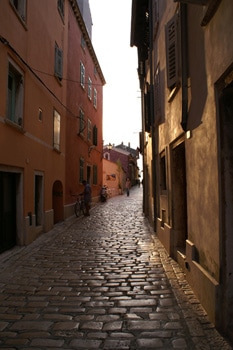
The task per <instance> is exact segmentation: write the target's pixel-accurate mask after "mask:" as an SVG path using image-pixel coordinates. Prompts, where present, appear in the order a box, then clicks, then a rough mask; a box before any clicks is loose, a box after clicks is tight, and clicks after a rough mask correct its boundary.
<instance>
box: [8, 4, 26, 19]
mask: <svg viewBox="0 0 233 350" xmlns="http://www.w3.org/2000/svg"><path fill="white" fill-rule="evenodd" d="M11 3H12V5H13V6H14V8H15V9H16V11H17V12H18V14H19V16H20V18H21V19H22V20H23V21H24V22H25V21H26V6H27V0H11Z"/></svg>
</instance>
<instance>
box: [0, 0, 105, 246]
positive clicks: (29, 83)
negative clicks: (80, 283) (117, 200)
mask: <svg viewBox="0 0 233 350" xmlns="http://www.w3.org/2000/svg"><path fill="white" fill-rule="evenodd" d="M0 23H1V25H0V91H1V96H0V146H1V147H0V193H1V195H0V252H3V251H5V250H7V249H10V248H11V247H13V246H14V245H25V244H29V243H30V242H32V241H33V240H34V239H36V237H38V236H39V235H40V234H41V233H43V232H47V231H49V230H50V229H51V228H52V227H53V225H54V224H55V223H57V222H59V221H62V220H64V219H65V218H66V217H68V215H71V214H73V212H72V213H71V210H69V209H67V206H68V207H69V205H70V204H72V203H71V199H70V192H71V191H72V192H73V190H76V189H77V186H79V185H80V180H81V179H82V176H83V177H86V178H88V176H89V180H90V181H93V176H94V175H93V173H94V170H93V169H94V167H95V166H96V173H95V174H96V179H97V180H96V181H97V182H98V181H99V183H101V180H102V173H101V168H102V162H101V155H102V153H101V151H100V148H99V147H101V146H99V145H101V142H102V141H100V140H101V139H102V86H103V84H104V78H103V74H102V72H101V69H100V66H99V64H98V61H97V58H96V56H95V53H94V49H93V47H92V44H91V39H90V37H89V35H88V31H87V29H86V26H85V23H84V20H83V18H82V13H81V11H80V10H79V7H78V5H77V2H76V1H69V0H53V1H41V2H37V1H27V0H18V1H14V0H3V1H1V2H0ZM69 24H70V26H69ZM75 36H76V41H75V40H74V37H75ZM82 45H86V47H85V49H84V48H83V47H82ZM72 46H74V47H73V48H72ZM72 49H73V50H74V51H72ZM73 52H75V54H76V55H77V56H74V55H73ZM81 62H82V63H83V64H84V66H85V69H86V76H85V75H83V74H81V73H80V70H81ZM82 73H83V72H82ZM81 75H82V78H83V80H82V83H83V86H82V89H83V90H82V91H83V95H84V93H85V95H86V96H89V100H88V98H87V97H86V96H85V98H84V97H83V96H82V97H83V99H82V97H81V98H80V99H78V98H77V95H78V94H80V91H81V89H79V88H80V76H81ZM89 78H90V79H89ZM91 81H92V84H93V85H91ZM88 84H89V85H88ZM74 86H78V88H76V87H74ZM90 86H91V88H90ZM94 88H95V89H96V94H95V92H94ZM77 89H79V91H78V92H77ZM68 94H69V95H68ZM71 94H73V96H74V98H75V102H74V103H75V104H73V102H72V101H71ZM88 94H89V95H88ZM81 110H82V111H84V112H85V115H84V117H83V116H82V114H81V112H80V111H81ZM70 120H72V123H73V121H74V120H75V125H72V123H71V124H70ZM80 120H81V122H80ZM89 121H90V122H89ZM81 125H82V132H83V135H81V136H80V127H81ZM95 128H96V129H97V130H98V132H93V129H95ZM74 130H75V132H74V133H75V135H74V133H73V131H74ZM87 130H88V132H89V134H87ZM93 134H94V135H95V138H93ZM89 135H90V137H89ZM67 138H68V139H69V140H67ZM71 138H74V139H75V140H71ZM93 140H94V141H93ZM94 152H97V153H98V157H97V155H96V157H95V160H93V158H92V157H93V153H94ZM74 153H75V161H76V163H75V164H74V165H73V164H72V161H73V160H72V159H71V155H73V154H74ZM80 159H82V161H83V164H84V166H83V172H82V175H80ZM67 167H68V168H69V169H68V171H66V168H67ZM72 167H75V171H76V173H77V174H78V175H77V178H74V176H73V170H72ZM88 167H89V168H90V170H88V169H89V168H88ZM88 171H89V173H88ZM87 173H88V174H87ZM80 188H81V186H80ZM78 189H79V188H78ZM94 195H95V189H94ZM73 202H74V198H73Z"/></svg>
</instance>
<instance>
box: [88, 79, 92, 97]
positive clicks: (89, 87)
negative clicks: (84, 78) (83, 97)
mask: <svg viewBox="0 0 233 350" xmlns="http://www.w3.org/2000/svg"><path fill="white" fill-rule="evenodd" d="M87 95H88V98H89V100H91V99H92V81H91V78H90V77H89V78H88V91H87Z"/></svg>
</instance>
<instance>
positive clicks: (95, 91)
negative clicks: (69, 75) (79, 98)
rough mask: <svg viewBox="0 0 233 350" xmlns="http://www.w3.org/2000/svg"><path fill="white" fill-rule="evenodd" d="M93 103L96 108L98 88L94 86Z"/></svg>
mask: <svg viewBox="0 0 233 350" xmlns="http://www.w3.org/2000/svg"><path fill="white" fill-rule="evenodd" d="M93 105H94V107H95V108H97V90H96V89H95V88H94V100H93Z"/></svg>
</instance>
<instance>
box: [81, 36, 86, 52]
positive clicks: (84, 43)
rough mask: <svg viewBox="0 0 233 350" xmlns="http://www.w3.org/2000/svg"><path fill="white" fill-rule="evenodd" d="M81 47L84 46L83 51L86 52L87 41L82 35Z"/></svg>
mask: <svg viewBox="0 0 233 350" xmlns="http://www.w3.org/2000/svg"><path fill="white" fill-rule="evenodd" d="M81 46H82V48H83V50H85V48H86V41H85V39H84V36H83V35H82V37H81Z"/></svg>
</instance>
